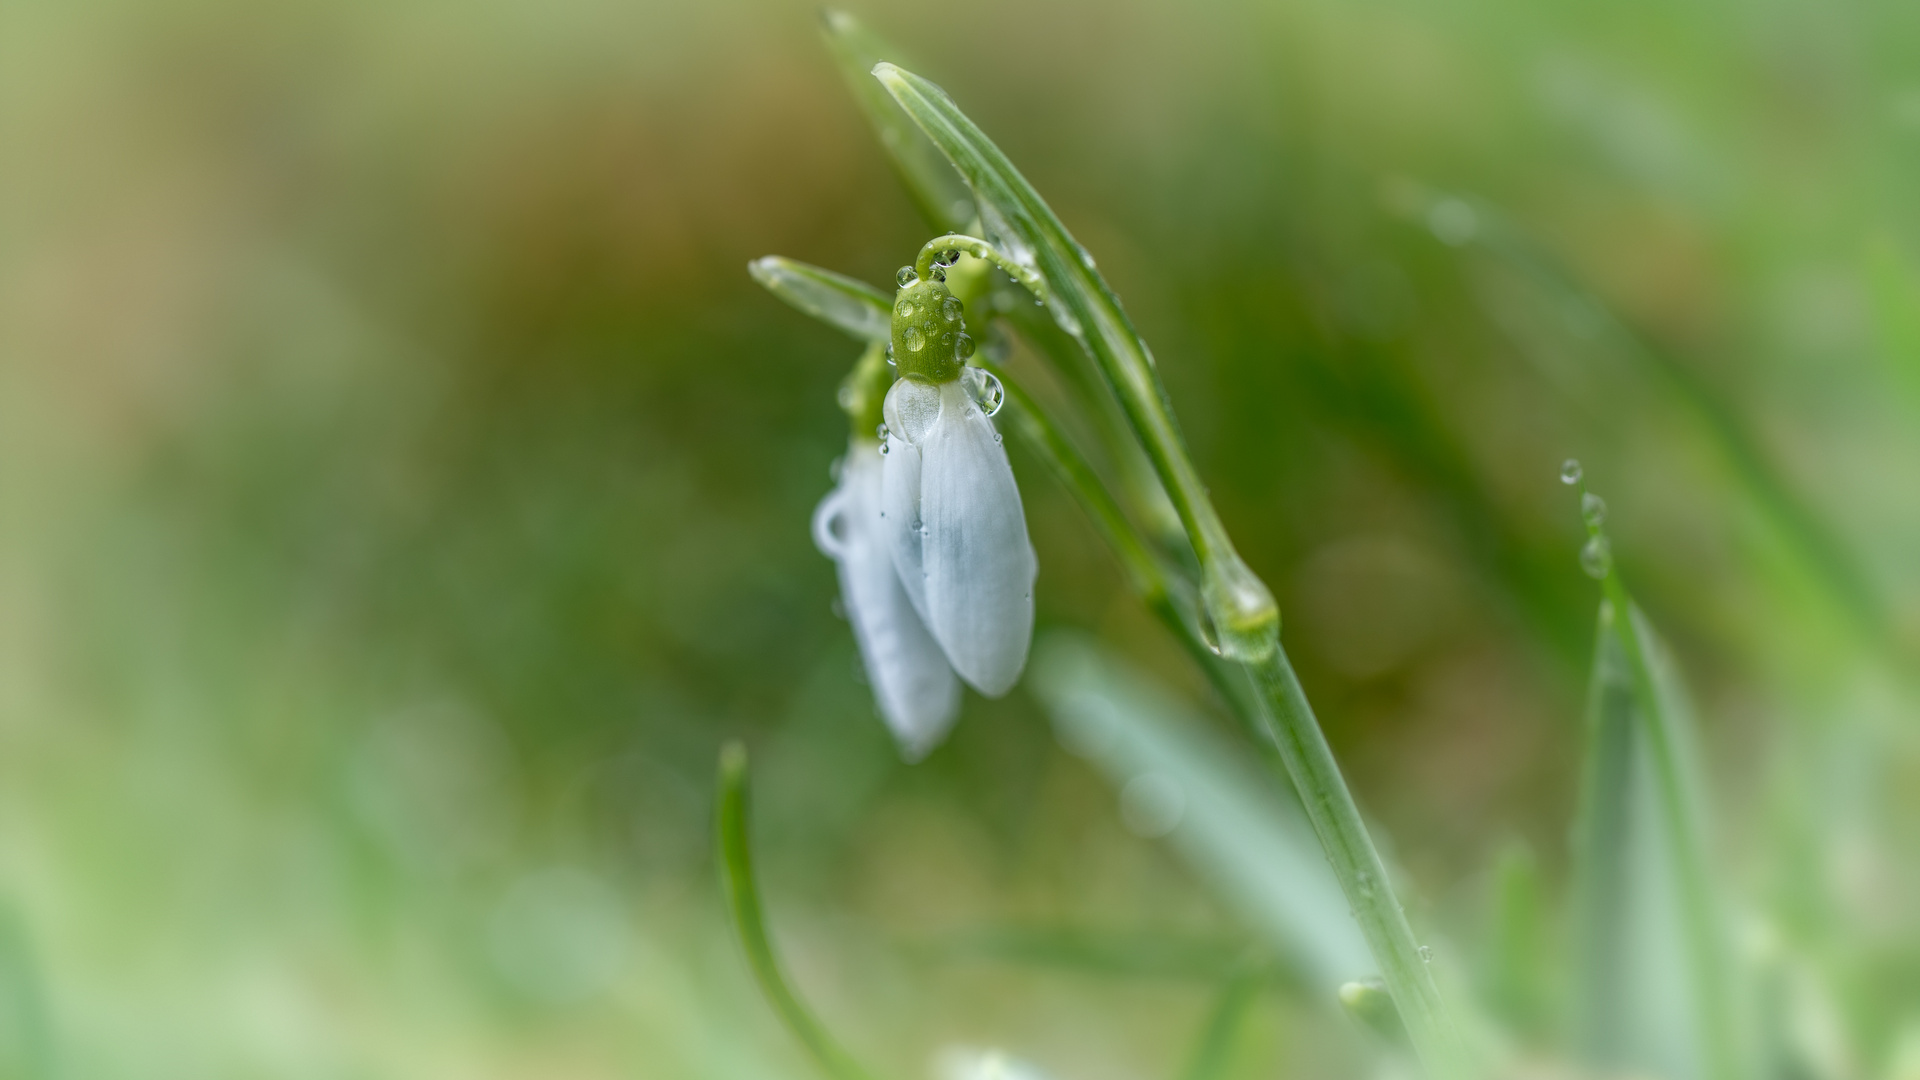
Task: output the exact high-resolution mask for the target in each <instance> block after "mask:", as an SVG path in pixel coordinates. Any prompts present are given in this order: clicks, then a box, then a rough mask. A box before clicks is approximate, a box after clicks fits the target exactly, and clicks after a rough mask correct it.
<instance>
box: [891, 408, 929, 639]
mask: <svg viewBox="0 0 1920 1080" xmlns="http://www.w3.org/2000/svg"><path fill="white" fill-rule="evenodd" d="M902 381H905V380H902ZM894 385H896V386H897V385H899V384H898V383H896V384H894ZM880 460H881V462H882V465H881V467H880V522H881V532H880V535H881V537H882V540H883V542H884V543H885V544H886V547H887V550H888V551H889V552H890V553H891V554H892V555H893V567H894V569H895V570H897V571H899V573H900V584H901V585H902V586H903V587H905V589H906V590H907V599H908V601H909V602H911V603H912V604H913V610H915V611H917V612H919V613H920V618H921V619H922V621H924V620H925V619H926V617H927V587H926V578H927V574H926V567H925V566H924V565H922V559H921V549H922V548H923V547H924V546H925V532H924V530H923V529H922V522H921V520H920V451H919V449H918V448H916V447H915V446H914V445H913V444H912V443H910V442H907V441H906V440H904V439H902V438H900V437H899V436H898V435H894V436H892V437H891V438H889V439H888V440H887V453H886V456H884V457H882V458H881V459H880Z"/></svg>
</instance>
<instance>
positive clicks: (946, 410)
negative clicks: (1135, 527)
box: [881, 323, 1038, 697]
mask: <svg viewBox="0 0 1920 1080" xmlns="http://www.w3.org/2000/svg"><path fill="white" fill-rule="evenodd" d="M896 325H897V323H896ZM897 350H898V346H897V345H896V351H897ZM885 415H886V420H887V450H888V453H887V455H886V459H885V465H884V466H883V468H882V474H883V475H882V482H881V514H882V517H883V518H884V519H885V536H886V539H887V541H888V543H889V545H890V547H891V549H892V552H893V561H894V566H895V568H896V569H897V570H898V571H899V574H900V580H901V582H902V584H903V585H904V586H905V588H906V592H907V595H908V597H909V598H910V599H911V601H912V603H913V606H914V609H915V610H916V611H918V612H919V613H920V615H921V617H922V618H924V619H925V620H926V624H927V627H928V629H930V630H932V631H933V636H934V639H935V640H936V641H938V642H939V643H940V647H941V648H942V649H944V650H945V651H946V654H947V660H948V661H949V662H950V663H952V665H953V669H954V670H955V671H957V672H959V674H960V677H961V678H962V679H965V680H966V681H967V684H968V685H970V686H972V687H973V688H974V689H976V690H978V691H980V692H981V693H983V694H986V695H988V696H989V697H997V696H999V695H1001V694H1004V693H1006V692H1007V691H1008V690H1009V689H1011V688H1012V687H1013V684H1014V683H1015V682H1017V681H1019V678H1020V672H1021V669H1022V668H1024V667H1025V666H1026V662H1027V648H1028V646H1029V645H1030V644H1031V643H1032V640H1033V581H1034V577H1035V574H1036V573H1037V570H1038V567H1037V565H1036V562H1035V559H1034V554H1033V545H1032V543H1030V542H1029V541H1028V539H1027V521H1026V515H1025V512H1024V510H1023V508H1022V507H1021V504H1020V488H1019V486H1018V485H1017V484H1016V483H1015V482H1014V479H1013V469H1012V467H1011V466H1010V465H1008V463H1007V453H1006V450H1005V448H1004V447H1002V446H1001V445H1000V437H999V435H998V434H996V433H995V431H994V429H993V421H992V420H990V419H988V418H987V415H986V413H984V412H983V411H982V410H981V408H980V406H979V404H978V403H977V402H976V401H975V400H974V398H973V396H972V394H970V393H969V392H968V390H967V388H966V385H965V381H964V380H962V379H960V378H954V379H952V380H951V381H947V382H938V383H936V382H930V381H926V380H924V379H922V378H918V377H915V376H912V375H908V376H906V377H904V378H901V379H900V380H899V381H898V382H895V383H894V384H893V387H892V389H891V390H889V391H888V392H887V398H886V405H885Z"/></svg>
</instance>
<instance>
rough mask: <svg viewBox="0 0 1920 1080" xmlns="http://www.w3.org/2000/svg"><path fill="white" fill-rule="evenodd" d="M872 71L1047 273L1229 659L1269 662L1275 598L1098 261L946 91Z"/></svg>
mask: <svg viewBox="0 0 1920 1080" xmlns="http://www.w3.org/2000/svg"><path fill="white" fill-rule="evenodd" d="M873 73H874V76H875V77H876V78H877V79H879V80H880V83H881V85H883V86H885V87H886V88H887V91H888V92H889V93H891V94H892V95H893V98H894V100H895V101H897V102H899V103H900V105H901V107H902V108H904V109H905V110H906V112H907V115H908V116H909V117H911V118H912V119H913V121H914V123H916V124H918V125H919V127H920V129H921V130H922V131H924V132H926V134H927V136H928V137H929V138H931V139H932V140H933V142H934V144H935V145H936V146H938V147H939V148H940V150H941V152H942V153H944V154H945V155H946V156H947V160H949V161H951V162H952V163H953V166H954V168H956V169H958V170H959V171H960V175H961V176H962V177H964V178H965V179H966V181H967V186H968V187H970V188H971V189H972V190H973V193H974V203H975V207H976V209H978V211H979V213H980V221H981V225H982V228H983V230H984V231H985V232H986V234H987V239H988V240H990V241H992V242H993V244H994V245H995V246H996V247H998V248H999V249H1000V250H1001V251H1002V252H1003V253H1004V254H1006V255H1007V256H1008V257H1009V258H1011V259H1012V260H1013V261H1015V262H1017V263H1020V264H1022V265H1026V266H1030V267H1032V268H1033V269H1034V270H1037V271H1038V272H1039V274H1040V276H1041V277H1042V278H1044V279H1045V280H1046V282H1047V287H1048V289H1049V291H1050V294H1051V297H1050V299H1049V300H1048V301H1047V304H1048V307H1049V309H1050V310H1051V311H1052V314H1053V317H1054V319H1055V321H1056V322H1058V323H1059V324H1060V326H1061V327H1062V328H1063V329H1065V330H1066V331H1067V332H1068V333H1070V334H1073V335H1074V336H1075V337H1077V338H1079V339H1080V341H1081V342H1082V343H1083V344H1084V345H1085V346H1086V348H1087V351H1088V352H1089V353H1091V354H1092V356H1093V358H1094V360H1095V361H1096V362H1097V363H1098V365H1099V367H1100V371H1101V373H1102V375H1104V376H1105V378H1106V380H1107V383H1108V385H1109V387H1110V388H1111V389H1112V390H1113V393H1114V395H1115V396H1116V397H1118V398H1119V400H1120V404H1121V407H1122V409H1123V410H1124V411H1125V413H1126V415H1127V420H1128V422H1129V423H1130V424H1131V425H1132V426H1133V430H1134V433H1135V435H1136V436H1137V437H1138V438H1139V440H1140V444H1141V446H1142V448H1144V449H1145V450H1146V452H1147V457H1148V459H1149V460H1151V461H1152V462H1153V467H1154V471H1155V472H1156V473H1157V474H1158V475H1159V477H1160V482H1161V484H1162V485H1163V486H1164V487H1165V489H1166V492H1167V495H1168V497H1169V498H1170V499H1172V501H1173V505H1174V509H1175V510H1176V511H1178V513H1179V515H1180V521H1181V523H1182V524H1183V525H1184V526H1185V527H1186V530H1187V538H1188V541H1189V542H1190V543H1191V544H1192V545H1193V550H1194V554H1195V555H1196V556H1198V557H1199V560H1200V567H1201V573H1202V584H1201V597H1202V601H1203V603H1204V604H1205V607H1206V610H1207V614H1208V617H1209V618H1210V620H1211V622H1212V625H1213V627H1214V630H1215V632H1216V634H1217V635H1218V638H1219V643H1220V646H1221V648H1222V650H1223V651H1224V652H1225V653H1226V655H1227V656H1229V657H1230V658H1232V659H1236V660H1254V659H1259V658H1260V657H1263V656H1266V655H1268V654H1270V653H1271V652H1272V651H1273V649H1274V648H1275V646H1276V643H1277V641H1278V634H1279V628H1280V613H1279V608H1278V606H1277V605H1275V603H1274V600H1273V594H1272V593H1271V592H1270V591H1269V590H1268V589H1267V587H1266V585H1265V584H1264V583H1263V582H1261V581H1260V579H1259V578H1258V577H1256V576H1255V575H1254V573H1253V571H1252V570H1250V569H1248V567H1247V565H1246V563H1245V562H1244V561H1242V560H1241V558H1240V555H1239V553H1238V552H1236V551H1235V550H1234V547H1233V542H1232V540H1231V539H1229V538H1228V536H1227V531H1226V527H1225V526H1224V525H1223V524H1222V523H1221V521H1220V518H1219V515H1218V514H1217V513H1216V512H1215V511H1214V508H1213V503H1212V501H1211V500H1210V499H1209V498H1208V496H1207V491H1206V486H1205V485H1204V484H1202V483H1201V481H1200V475H1199V473H1198V471H1197V470H1196V469H1195V468H1194V466H1193V462H1192V461H1191V460H1190V459H1189V458H1188V456H1187V451H1186V445H1185V443H1184V441H1183V440H1182V438H1181V435H1180V432H1179V429H1178V428H1177V427H1176V426H1175V423H1174V420H1173V411H1172V409H1171V408H1170V407H1169V406H1168V404H1167V397H1166V391H1165V389H1164V388H1163V387H1162V386H1161V385H1160V377H1159V374H1158V373H1157V372H1156V371H1155V370H1154V366H1153V357H1152V353H1151V352H1150V351H1149V350H1148V348H1147V345H1146V342H1144V341H1142V340H1141V338H1140V335H1139V334H1138V333H1137V332H1136V331H1135V330H1134V328H1133V324H1132V322H1131V321H1130V320H1129V319H1128V318H1127V315H1126V312H1125V311H1123V310H1122V309H1121V307H1120V301H1119V299H1118V298H1117V297H1116V296H1115V295H1114V294H1113V290H1112V289H1110V288H1108V287H1107V283H1106V281H1105V279H1104V278H1102V277H1101V276H1100V274H1099V272H1098V271H1097V270H1095V269H1094V265H1093V257H1092V256H1090V255H1088V254H1087V252H1086V249H1085V248H1083V247H1081V246H1080V244H1079V243H1078V242H1077V241H1075V240H1074V239H1073V237H1072V236H1071V235H1070V234H1068V232H1067V230H1066V227H1065V226H1064V225H1062V224H1061V223H1060V219H1059V218H1058V217H1057V216H1055V215H1054V213H1053V210H1052V209H1051V208H1049V207H1048V206H1047V204H1046V202H1045V200H1043V199H1041V198H1040V195H1039V193H1038V192H1036V191H1035V190H1034V189H1033V186H1032V185H1031V184H1028V183H1027V181H1026V178H1025V177H1023V176H1021V175H1020V173H1019V171H1018V170H1017V169H1015V168H1014V167H1013V163H1012V162H1011V161H1009V160H1008V159H1007V157H1006V155H1005V154H1003V153H1002V152H1001V151H1000V148H999V147H997V146H995V145H994V144H993V142H992V140H990V139H988V138H987V137H986V135H985V134H984V133H982V132H981V130H980V129H979V127H977V126H976V125H975V124H974V123H973V121H972V120H970V119H968V118H967V116H966V114H965V113H962V112H961V111H960V109H959V108H958V107H957V106H956V105H954V103H953V101H952V99H951V98H949V97H948V96H947V94H946V91H944V90H942V89H940V88H939V87H938V86H935V85H934V84H933V83H931V82H928V81H927V80H926V79H923V78H921V77H920V76H918V75H914V74H913V73H911V72H908V71H904V70H902V69H900V68H898V67H896V66H894V65H892V64H886V63H883V64H880V65H878V66H876V67H875V68H874V71H873Z"/></svg>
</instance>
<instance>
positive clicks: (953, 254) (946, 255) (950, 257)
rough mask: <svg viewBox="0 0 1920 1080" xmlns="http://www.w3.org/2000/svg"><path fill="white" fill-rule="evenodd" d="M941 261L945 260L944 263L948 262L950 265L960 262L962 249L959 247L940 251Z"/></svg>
mask: <svg viewBox="0 0 1920 1080" xmlns="http://www.w3.org/2000/svg"><path fill="white" fill-rule="evenodd" d="M940 261H941V262H943V263H946V264H947V265H948V266H952V265H953V264H954V263H957V262H959V261H960V249H959V248H948V249H947V250H945V251H943V252H941V253H940Z"/></svg>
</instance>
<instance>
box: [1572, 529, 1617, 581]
mask: <svg viewBox="0 0 1920 1080" xmlns="http://www.w3.org/2000/svg"><path fill="white" fill-rule="evenodd" d="M1580 569H1582V570H1585V571H1586V572H1587V576H1588V577H1590V578H1593V579H1594V580H1596V581H1597V580H1599V579H1601V578H1604V577H1606V576H1607V572H1608V571H1610V570H1612V569H1613V543H1612V542H1611V541H1609V540H1608V539H1607V538H1606V536H1605V535H1600V536H1593V537H1589V538H1588V539H1587V542H1586V544H1585V546H1583V547H1582V548H1581V549H1580Z"/></svg>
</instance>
